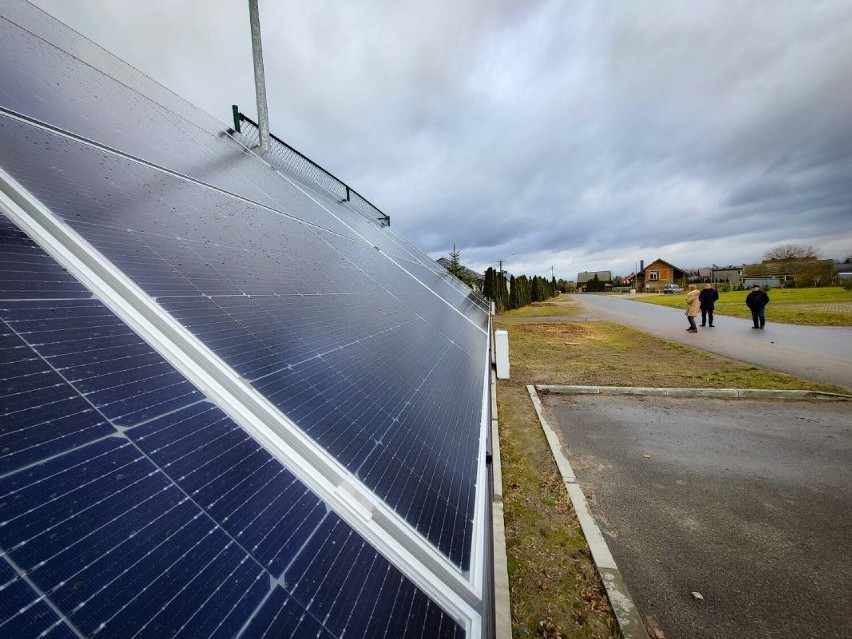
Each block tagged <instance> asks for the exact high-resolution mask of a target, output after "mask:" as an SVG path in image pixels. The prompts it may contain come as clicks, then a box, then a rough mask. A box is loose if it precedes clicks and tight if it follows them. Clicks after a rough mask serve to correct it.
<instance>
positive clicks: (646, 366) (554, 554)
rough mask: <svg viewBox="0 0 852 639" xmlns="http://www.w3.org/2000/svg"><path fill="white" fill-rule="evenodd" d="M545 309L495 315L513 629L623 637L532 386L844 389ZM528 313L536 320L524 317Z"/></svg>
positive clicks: (559, 305) (566, 309)
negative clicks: (505, 371)
mask: <svg viewBox="0 0 852 639" xmlns="http://www.w3.org/2000/svg"><path fill="white" fill-rule="evenodd" d="M565 297H566V296H563V298H565ZM550 306H551V305H548V307H550ZM552 306H554V307H555V308H556V309H557V311H558V312H556V313H555V314H556V315H560V316H570V315H571V314H572V313H573V312H576V307H577V306H578V305H577V303H576V302H573V301H571V300H570V299H569V300H565V301H562V300H560V301H559V302H556V303H554V304H552ZM541 308H542V306H540V305H539V306H532V307H526V308H525V309H518V310H517V311H514V312H512V314H511V315H509V314H506V316H504V315H499V316H497V317H495V318H494V326H495V328H505V329H506V330H507V331H508V332H509V355H510V363H511V374H512V379H511V380H500V381H498V384H497V404H498V411H499V418H500V448H501V461H502V464H503V502H504V504H503V505H504V514H505V522H506V550H507V555H508V563H509V586H510V592H511V600H512V636H514V637H530V636H531V637H571V638H573V637H578V638H584V637H595V638H602V637H618V636H619V633H618V630H617V625H616V622H615V618H614V617H613V615H612V613H611V611H610V607H609V602H608V600H607V598H606V594H605V591H604V589H603V585H602V584H601V582H600V580H599V579H598V575H597V571H596V569H595V567H594V564H593V562H592V559H591V555H590V553H589V550H588V546H587V545H586V541H585V538H584V537H583V534H582V532H581V529H580V525H579V523H578V521H577V518H576V516H575V514H574V511H573V509H572V507H571V502H570V500H569V498H568V494H567V492H566V490H565V487H564V485H563V484H562V481H561V478H560V475H559V473H558V470H557V468H556V463H555V462H554V461H553V456H552V454H551V452H550V448H549V447H548V445H547V441H546V440H545V438H544V434H543V433H542V430H541V426H540V425H539V423H538V419H537V417H536V414H535V410H534V409H533V406H532V402H531V401H530V398H529V395H528V394H527V390H526V385H527V384H545V383H547V384H600V385H612V386H633V385H642V386H682V387H710V388H771V389H792V388H798V389H811V390H824V391H833V392H838V391H839V390H840V389H837V388H833V387H830V386H824V385H818V384H811V383H807V382H802V381H801V380H798V379H796V378H794V377H792V376H790V375H786V374H784V373H779V372H775V371H767V370H765V369H761V368H758V367H756V366H753V365H751V364H745V363H742V362H736V361H733V360H729V359H726V358H724V357H720V356H716V355H712V354H710V353H705V352H703V351H698V350H694V349H692V348H689V347H687V346H683V345H680V344H676V343H673V342H668V341H666V340H662V339H659V338H656V337H652V336H650V335H647V334H645V333H642V332H639V331H636V330H634V329H631V328H627V327H624V326H621V325H619V324H615V323H611V322H566V321H561V322H546V321H545V322H542V320H541V319H540V317H541V310H540V309H541ZM525 313H527V314H528V315H527V316H528V317H529V318H530V320H531V321H530V323H524V322H523V321H522V320H523V317H524V314H525ZM648 353H654V357H648Z"/></svg>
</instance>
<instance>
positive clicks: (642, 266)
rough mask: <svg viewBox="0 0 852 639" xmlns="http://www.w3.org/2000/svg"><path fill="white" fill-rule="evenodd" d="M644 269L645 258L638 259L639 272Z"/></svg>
mask: <svg viewBox="0 0 852 639" xmlns="http://www.w3.org/2000/svg"><path fill="white" fill-rule="evenodd" d="M644 270H645V260H639V272H640V273H641V272H642V271H644Z"/></svg>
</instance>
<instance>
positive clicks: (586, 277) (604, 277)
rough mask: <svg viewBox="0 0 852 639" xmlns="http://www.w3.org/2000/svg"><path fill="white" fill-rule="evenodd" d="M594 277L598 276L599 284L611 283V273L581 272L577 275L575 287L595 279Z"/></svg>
mask: <svg viewBox="0 0 852 639" xmlns="http://www.w3.org/2000/svg"><path fill="white" fill-rule="evenodd" d="M595 275H597V276H598V280H599V281H601V282H612V271H583V272H582V273H577V286H583V284H587V283H588V282H590V281H591V280H593V279H595Z"/></svg>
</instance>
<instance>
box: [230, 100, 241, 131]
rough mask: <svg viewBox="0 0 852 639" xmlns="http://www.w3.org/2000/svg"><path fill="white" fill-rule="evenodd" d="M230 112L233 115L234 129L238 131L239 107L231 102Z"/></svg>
mask: <svg viewBox="0 0 852 639" xmlns="http://www.w3.org/2000/svg"><path fill="white" fill-rule="evenodd" d="M231 114H232V115H233V116H234V131H236V132H237V133H240V107H238V106H237V105H236V104H232V105H231Z"/></svg>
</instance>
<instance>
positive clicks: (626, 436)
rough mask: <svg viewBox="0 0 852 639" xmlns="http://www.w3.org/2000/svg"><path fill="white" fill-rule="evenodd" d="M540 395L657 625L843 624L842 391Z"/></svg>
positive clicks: (847, 474) (847, 553) (707, 629)
mask: <svg viewBox="0 0 852 639" xmlns="http://www.w3.org/2000/svg"><path fill="white" fill-rule="evenodd" d="M544 397H545V404H546V406H547V408H548V411H549V412H550V414H551V415H552V416H553V417H554V418H555V419H554V422H553V423H555V424H556V430H557V433H558V435H559V438H560V440H561V443H562V445H563V449H564V450H565V451H566V453H567V455H568V458H569V460H570V462H571V465H572V467H573V468H574V471H575V473H576V476H577V479H578V481H579V483H580V486H581V487H582V488H583V491H584V492H585V494H586V496H587V498H589V504H590V506H591V508H592V511H593V513H594V515H595V519H596V520H597V521H598V524H599V526H600V527H601V530H602V531H603V532H604V534H605V536H606V537H607V542H608V544H609V546H610V549H611V550H612V553H613V556H614V557H615V560H616V562H617V564H618V566H619V568H620V569H621V571H622V574H623V576H624V579H625V582H626V583H627V587H628V588H629V590H630V592H631V594H632V595H633V598H634V600H635V601H636V603H637V606H638V607H639V610H640V612H641V614H642V615H643V617H645V618H646V619H648V620H650V621H651V622H652V624H653V625H655V626H656V627H659V628H660V629H662V630H663V632H664V633H665V637H666V639H679V638H682V639H711V638H712V639H716V638H718V637H726V638H728V639H738V638H743V639H745V638H748V639H751V638H753V637H760V638H767V639H768V638H772V639H776V638H777V639H788V638H797V637H801V638H810V637H820V638H832V637H837V638H841V637H843V638H846V637H852V616H850V615H849V608H848V605H849V593H850V592H852V545H850V539H852V520H850V518H849V513H850V512H852V423H850V421H849V414H850V413H849V411H850V408H852V406H850V403H849V402H814V401H811V402H791V401H777V402H768V401H756V400H747V399H736V400H722V399H712V400H709V399H699V398H691V399H686V398H664V397H633V396H630V397H623V396H590V395H584V396H557V395H550V396H544ZM692 591H696V592H699V593H701V595H703V597H704V599H703V601H699V600H696V599H694V598H693V597H692V596H691V595H690V593H691V592H692Z"/></svg>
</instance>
